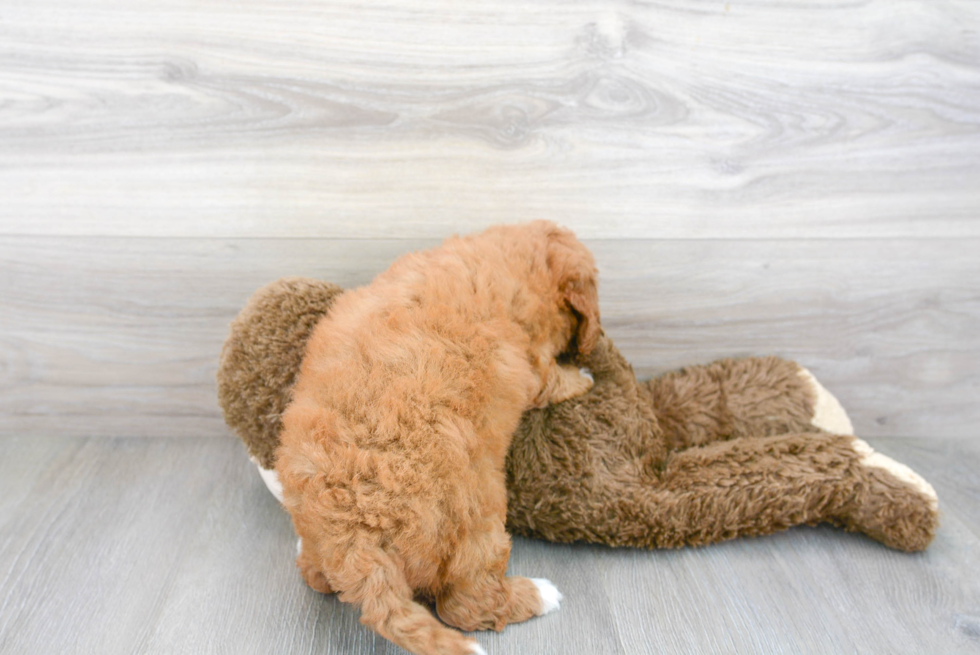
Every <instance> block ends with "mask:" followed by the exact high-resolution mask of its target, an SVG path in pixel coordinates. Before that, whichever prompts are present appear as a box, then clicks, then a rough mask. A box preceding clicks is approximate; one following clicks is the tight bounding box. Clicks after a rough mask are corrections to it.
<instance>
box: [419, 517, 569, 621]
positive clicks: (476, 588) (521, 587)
mask: <svg viewBox="0 0 980 655" xmlns="http://www.w3.org/2000/svg"><path fill="white" fill-rule="evenodd" d="M509 558H510V537H509V536H508V535H507V533H506V532H505V531H504V527H503V523H502V522H497V521H494V526H493V527H492V528H491V530H490V531H489V532H481V533H479V534H476V535H474V536H471V537H470V538H469V540H468V541H467V543H464V544H463V545H462V546H461V548H460V555H459V556H458V557H457V558H456V560H455V561H454V562H453V564H452V567H451V570H452V573H453V579H452V581H451V582H450V584H449V586H448V587H447V589H446V590H445V591H443V593H441V594H439V596H438V597H437V599H436V611H438V613H439V616H440V617H441V618H442V620H443V621H445V622H446V623H449V624H450V625H454V626H456V627H458V628H460V629H462V630H486V629H490V628H492V629H494V630H503V629H504V626H506V625H507V624H508V623H519V622H521V621H526V620H527V619H529V618H531V617H532V616H541V615H542V614H547V613H548V612H551V611H553V610H556V609H558V607H559V603H560V602H561V600H562V595H561V592H559V591H558V589H557V588H556V587H555V586H554V585H553V584H551V582H549V581H548V580H545V579H543V578H533V579H532V578H522V577H516V576H513V577H508V576H506V575H505V573H506V571H507V561H508V559H509Z"/></svg>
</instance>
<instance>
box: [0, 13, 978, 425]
mask: <svg viewBox="0 0 980 655" xmlns="http://www.w3.org/2000/svg"><path fill="white" fill-rule="evenodd" d="M978 33H980V4H978V3H975V2H970V1H954V0H948V1H943V2H936V1H934V0H933V1H926V0H905V1H902V2H892V1H888V2H873V1H866V2H861V1H859V2H854V3H847V4H841V3H838V2H833V1H830V0H818V1H815V2H808V3H806V4H805V5H804V4H799V3H785V4H778V3H776V4H773V3H764V2H758V1H751V2H731V3H724V2H707V1H700V0H694V1H685V2H662V3H636V2H625V1H624V2H614V1H598V0H586V1H583V2H566V1H565V0H540V1H536V2H517V1H516V0H513V1H512V0H494V1H493V2H480V1H473V2H466V3H445V2H423V1H422V0H410V1H408V2H404V1H401V2H391V1H388V2H385V1H383V0H358V1H357V2H353V1H351V2H340V1H337V0H302V1H301V0H282V1H278V0H277V1H276V2H273V1H271V0H266V1H261V0H244V1H236V2H231V1H225V2H218V1H215V2H209V3H198V2H192V1H190V0H164V1H163V2H159V1H157V2H152V3H151V2H137V1H132V0H129V1H127V2H121V1H114V0H82V1H79V0H60V1H58V0H48V1H45V2H43V3H16V2H9V1H7V2H0V434H18V435H31V434H68V435H78V436H223V435H226V434H227V431H226V430H225V428H224V426H223V423H222V421H221V419H220V415H219V413H218V410H217V407H216V404H215V390H214V382H213V378H214V371H215V368H216V358H217V353H218V351H219V349H220V345H221V341H222V339H223V338H224V334H225V330H226V328H227V324H228V322H229V321H230V320H231V318H232V317H233V316H234V314H235V313H236V311H237V310H238V309H239V308H240V307H241V305H242V304H243V303H244V301H245V299H246V298H247V297H248V295H249V294H250V293H251V292H252V291H253V290H254V289H255V288H257V287H258V286H259V285H261V284H263V283H265V282H268V281H271V280H273V279H275V278H277V277H279V276H282V275H311V276H317V277H321V278H325V279H330V280H333V281H335V282H338V283H341V284H344V285H347V286H350V285H355V284H361V283H364V282H366V281H368V280H370V278H371V276H372V275H373V274H375V273H376V272H378V271H380V270H382V269H383V268H384V267H385V266H386V265H387V264H388V263H389V262H390V261H391V260H392V259H393V258H395V257H396V256H398V255H399V254H401V253H403V252H406V251H408V250H412V249H415V248H420V247H426V246H430V245H433V244H434V243H437V241H438V239H439V238H441V237H444V236H446V235H448V234H450V233H454V232H467V231H471V230H476V229H479V228H481V227H484V226H486V225H489V224H492V223H495V222H505V221H515V220H524V219H529V218H548V219H552V220H556V221H559V222H561V223H564V224H566V225H568V226H570V227H572V228H574V229H575V230H576V231H577V232H578V233H579V234H580V236H582V237H583V238H585V239H586V240H587V242H588V244H589V245H590V246H591V247H592V248H593V249H594V250H595V252H596V255H597V258H598V260H599V264H600V269H601V277H602V288H601V293H602V310H603V316H604V322H605V325H606V328H607V332H608V333H609V334H610V335H611V336H612V337H613V339H614V340H615V341H616V342H617V343H618V344H619V345H620V347H621V349H622V350H623V351H624V353H625V354H626V355H627V356H628V358H629V359H630V360H631V361H632V362H634V364H635V367H636V369H637V372H638V374H640V375H643V376H646V375H652V374H655V373H658V372H661V371H664V370H667V369H669V368H673V367H676V366H680V365H683V364H685V363H698V362H705V361H710V360H711V359H714V358H718V357H723V356H730V355H750V354H767V353H775V354H780V355H784V356H788V357H793V358H796V359H798V360H799V361H801V362H803V363H804V364H805V365H807V366H808V367H810V368H811V369H812V370H813V371H814V372H815V373H816V374H817V375H818V377H820V378H821V380H822V381H824V383H825V384H826V385H827V386H828V387H829V388H830V389H831V390H832V391H834V392H835V393H837V395H838V396H839V397H840V398H841V400H842V401H843V402H844V404H845V406H847V407H848V409H849V410H850V411H851V412H852V414H853V418H854V419H855V424H856V427H857V429H858V431H859V433H861V434H864V435H867V436H918V437H935V436H958V437H975V436H976V435H977V429H976V426H977V424H978V421H980V256H978V255H977V253H980V37H978Z"/></svg>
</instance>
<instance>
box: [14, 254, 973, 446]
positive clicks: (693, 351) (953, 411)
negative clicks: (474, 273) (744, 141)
mask: <svg viewBox="0 0 980 655" xmlns="http://www.w3.org/2000/svg"><path fill="white" fill-rule="evenodd" d="M434 243H436V242H434V241H425V240H417V241H404V240H364V241H359V240H354V241H337V240H331V239H325V240H297V239H238V240H225V239H155V238H147V239H133V238H111V239H108V238H63V239H56V238H48V237H40V238H35V237H24V238H7V239H4V240H2V241H0V281H2V283H0V390H2V393H0V434H49V435H59V434H64V435H79V436H99V435H106V436H207V435H210V436H214V435H224V434H226V430H225V428H224V425H223V422H222V420H221V418H220V414H219V411H218V408H217V402H216V391H215V386H214V384H215V383H214V374H215V370H216V367H217V358H218V353H219V351H220V348H221V344H222V342H223V340H224V338H225V336H226V335H227V329H228V324H229V322H230V321H231V319H232V318H233V317H234V316H235V315H236V313H237V312H238V311H239V309H240V308H241V307H242V306H243V305H244V303H245V301H246V299H247V298H248V296H249V295H250V294H251V293H252V292H253V291H254V290H255V289H257V288H258V287H259V286H261V285H262V284H265V283H266V282H269V281H272V280H274V279H276V278H278V277H281V276H284V275H307V276H311V277H317V278H320V279H326V280H330V281H332V282H335V283H338V284H341V285H343V286H345V287H351V286H355V285H358V284H363V283H365V282H367V281H369V280H370V279H371V277H372V276H373V275H374V274H375V273H376V272H379V271H381V270H383V269H385V268H386V267H387V266H388V265H389V264H390V262H391V261H393V260H394V259H395V258H396V257H397V256H399V255H400V254H402V253H404V252H406V251H409V250H413V249H418V248H423V247H427V246H430V245H433V244H434ZM589 245H590V246H591V247H592V249H593V250H594V252H595V253H596V257H597V260H598V264H599V268H600V296H601V307H602V316H603V324H604V325H605V328H606V330H607V333H608V334H609V335H610V336H611V337H612V338H613V340H614V341H615V342H616V343H617V345H618V346H619V348H620V349H621V350H622V351H623V353H624V354H625V356H626V357H627V359H628V360H629V361H631V362H632V363H633V365H634V368H635V370H636V372H637V374H638V375H639V376H640V377H648V376H651V375H653V374H656V373H660V372H663V371H666V370H669V369H672V368H676V367H680V366H683V365H685V364H697V363H705V362H708V361H711V360H714V359H718V358H721V357H730V356H747V355H764V354H777V355H782V356H785V357H790V358H793V359H796V360H798V361H800V362H801V363H803V364H804V365H805V366H807V367H809V368H810V369H811V370H812V371H813V372H814V374H816V375H817V376H818V377H819V378H820V379H821V380H822V381H823V383H824V384H825V385H826V386H827V387H828V388H829V389H830V390H831V391H832V392H833V393H835V394H837V395H838V397H839V398H840V399H841V401H842V402H843V403H844V405H845V407H847V409H848V411H849V412H850V413H851V415H852V417H853V419H854V422H855V425H856V427H857V430H858V433H859V434H862V435H865V436H922V437H940V436H959V437H973V436H975V429H976V425H977V424H978V422H980V258H978V257H977V256H976V253H977V252H980V240H976V239H974V240H925V241H910V240H909V241H903V240H891V241H886V242H879V241H875V240H856V241H833V242H814V241H746V240H736V241H727V240H720V241H714V240H712V241H690V240H680V241H597V242H589Z"/></svg>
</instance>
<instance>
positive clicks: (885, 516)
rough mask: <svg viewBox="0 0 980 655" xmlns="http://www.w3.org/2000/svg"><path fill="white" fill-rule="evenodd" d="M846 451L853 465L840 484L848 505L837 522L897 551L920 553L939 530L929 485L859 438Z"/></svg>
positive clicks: (932, 493) (936, 501)
mask: <svg viewBox="0 0 980 655" xmlns="http://www.w3.org/2000/svg"><path fill="white" fill-rule="evenodd" d="M851 447H852V448H853V449H854V452H855V453H857V455H858V462H857V465H856V466H855V467H853V469H852V475H851V476H850V477H848V479H846V480H845V484H846V486H847V489H848V495H849V497H850V501H849V502H848V503H847V505H846V506H845V508H844V511H843V512H842V513H841V514H840V516H839V517H838V520H839V522H840V523H841V524H842V525H843V526H844V527H845V528H846V529H848V530H851V531H856V532H863V533H865V534H867V535H868V536H870V537H872V538H874V539H876V540H878V541H880V542H881V543H883V544H885V545H886V546H889V547H891V548H895V549H897V550H904V551H909V552H912V551H919V550H924V549H925V548H926V546H928V545H929V543H930V542H931V541H932V539H933V537H934V536H935V532H936V528H937V527H938V526H939V501H938V498H937V496H936V491H935V490H934V489H933V488H932V485H930V484H929V483H928V482H926V481H925V480H924V479H923V478H922V476H920V475H919V474H917V473H916V472H915V471H913V470H912V469H910V468H909V467H908V466H906V465H905V464H902V463H900V462H896V461H895V460H893V459H892V458H890V457H887V456H886V455H882V454H881V453H878V452H875V450H874V449H873V448H871V446H869V445H868V444H867V443H866V442H864V441H862V440H861V439H853V440H852V441H851Z"/></svg>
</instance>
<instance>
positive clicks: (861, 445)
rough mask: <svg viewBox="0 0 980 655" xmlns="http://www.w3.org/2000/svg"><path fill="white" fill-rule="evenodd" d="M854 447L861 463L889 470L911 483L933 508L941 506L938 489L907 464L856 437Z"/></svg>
mask: <svg viewBox="0 0 980 655" xmlns="http://www.w3.org/2000/svg"><path fill="white" fill-rule="evenodd" d="M853 447H854V450H855V451H857V453H858V454H859V455H860V456H861V464H863V465H864V466H870V467H873V468H879V469H883V470H885V471H887V472H888V473H890V474H891V475H892V476H894V477H895V478H897V479H899V480H901V481H902V482H905V483H906V484H909V485H911V486H912V487H913V488H914V489H915V490H916V491H918V492H919V493H921V494H922V495H923V496H925V497H926V498H928V499H929V506H930V507H931V508H932V509H933V510H935V509H937V508H938V507H939V498H938V497H937V496H936V490H935V489H933V488H932V485H931V484H929V483H928V482H926V480H925V478H923V477H922V476H921V475H919V474H918V473H916V472H915V471H913V470H912V469H910V468H909V467H908V466H906V465H905V464H902V463H901V462H897V461H895V460H894V459H892V458H891V457H888V456H887V455H882V454H881V453H879V452H878V451H876V450H875V449H874V448H872V447H871V446H870V445H869V444H868V442H866V441H864V440H862V439H855V440H854V444H853Z"/></svg>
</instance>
